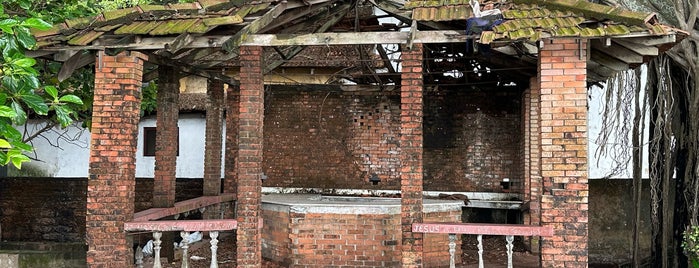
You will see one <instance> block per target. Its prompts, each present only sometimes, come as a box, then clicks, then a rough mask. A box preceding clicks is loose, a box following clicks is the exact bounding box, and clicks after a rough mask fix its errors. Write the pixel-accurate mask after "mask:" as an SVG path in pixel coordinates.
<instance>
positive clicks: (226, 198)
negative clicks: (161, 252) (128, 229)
mask: <svg viewBox="0 0 699 268" xmlns="http://www.w3.org/2000/svg"><path fill="white" fill-rule="evenodd" d="M233 200H234V198H233V194H221V195H216V196H202V197H197V198H193V199H188V200H185V201H180V202H177V203H175V206H173V207H169V208H152V209H148V210H144V211H140V212H137V213H135V214H134V221H150V220H157V219H160V218H164V217H167V216H173V215H177V214H180V213H184V212H187V211H192V210H195V209H199V208H203V207H206V206H210V205H214V204H219V203H224V202H231V201H233Z"/></svg>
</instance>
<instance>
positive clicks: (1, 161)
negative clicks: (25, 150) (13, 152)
mask: <svg viewBox="0 0 699 268" xmlns="http://www.w3.org/2000/svg"><path fill="white" fill-rule="evenodd" d="M7 163H10V159H9V158H7V154H6V153H5V152H3V151H0V165H3V166H6V165H7Z"/></svg>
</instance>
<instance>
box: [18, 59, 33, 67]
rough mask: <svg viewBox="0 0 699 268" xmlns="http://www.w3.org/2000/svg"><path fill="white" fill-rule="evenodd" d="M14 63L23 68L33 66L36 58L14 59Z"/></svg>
mask: <svg viewBox="0 0 699 268" xmlns="http://www.w3.org/2000/svg"><path fill="white" fill-rule="evenodd" d="M12 63H13V64H14V65H16V66H18V67H21V68H31V67H32V66H34V64H36V60H35V59H32V58H23V59H18V60H16V61H13V62H12Z"/></svg>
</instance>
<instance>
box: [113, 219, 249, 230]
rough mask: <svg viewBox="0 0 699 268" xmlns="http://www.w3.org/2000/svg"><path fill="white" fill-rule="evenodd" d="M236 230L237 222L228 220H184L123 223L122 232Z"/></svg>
mask: <svg viewBox="0 0 699 268" xmlns="http://www.w3.org/2000/svg"><path fill="white" fill-rule="evenodd" d="M236 228H238V221H236V220H233V219H228V220H184V221H133V222H127V223H124V230H125V231H127V232H134V231H158V232H168V231H187V232H194V231H227V230H234V229H236Z"/></svg>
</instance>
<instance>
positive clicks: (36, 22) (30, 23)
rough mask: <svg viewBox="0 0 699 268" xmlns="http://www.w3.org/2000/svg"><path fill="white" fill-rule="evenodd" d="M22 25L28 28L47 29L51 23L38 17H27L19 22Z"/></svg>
mask: <svg viewBox="0 0 699 268" xmlns="http://www.w3.org/2000/svg"><path fill="white" fill-rule="evenodd" d="M21 25H22V26H25V27H29V28H34V29H39V30H48V29H51V24H50V23H48V22H45V21H44V20H42V19H39V18H29V19H27V20H25V21H23V22H22V23H21Z"/></svg>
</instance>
